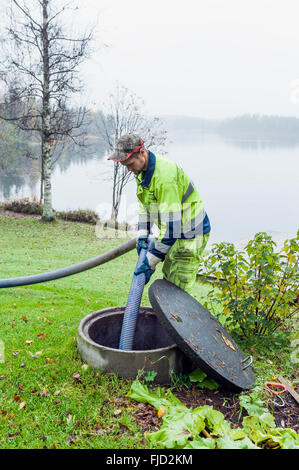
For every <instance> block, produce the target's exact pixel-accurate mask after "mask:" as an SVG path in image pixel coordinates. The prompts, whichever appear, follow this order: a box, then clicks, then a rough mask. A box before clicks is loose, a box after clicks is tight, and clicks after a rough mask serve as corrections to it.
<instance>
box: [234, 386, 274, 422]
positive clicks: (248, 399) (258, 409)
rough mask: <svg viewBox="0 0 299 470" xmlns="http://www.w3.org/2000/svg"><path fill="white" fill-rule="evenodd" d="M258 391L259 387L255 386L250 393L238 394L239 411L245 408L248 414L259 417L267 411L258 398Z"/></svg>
mask: <svg viewBox="0 0 299 470" xmlns="http://www.w3.org/2000/svg"><path fill="white" fill-rule="evenodd" d="M259 393H260V389H259V387H255V389H253V391H252V392H251V393H250V395H245V394H241V395H240V398H239V400H240V406H241V413H242V408H245V410H246V411H247V413H248V415H249V416H258V417H259V416H262V415H263V414H264V413H267V412H268V408H266V407H265V405H264V402H263V401H262V400H261V399H260V397H259ZM241 413H240V414H241Z"/></svg>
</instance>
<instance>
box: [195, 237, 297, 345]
mask: <svg viewBox="0 0 299 470" xmlns="http://www.w3.org/2000/svg"><path fill="white" fill-rule="evenodd" d="M298 240H299V231H298V233H297V237H296V238H294V239H291V240H286V241H285V243H284V248H283V249H282V250H281V252H279V253H277V252H275V251H274V246H276V244H275V242H274V241H273V240H272V238H271V237H270V236H269V235H267V234H266V233H264V232H260V233H257V234H256V235H255V237H254V239H253V240H251V241H250V242H249V243H248V244H247V246H246V247H245V249H244V251H237V250H236V249H235V247H234V245H233V244H232V243H224V242H223V243H219V244H214V245H213V247H212V251H211V254H210V255H209V256H208V257H207V258H206V259H205V261H204V263H203V265H202V268H204V269H202V271H201V272H202V275H203V276H211V275H212V276H215V277H216V278H217V280H219V279H222V281H223V282H221V283H219V284H218V285H217V289H216V287H214V288H213V289H212V290H211V292H210V294H209V298H210V300H211V301H212V302H215V301H216V302H220V303H221V305H222V306H223V312H222V314H221V317H222V318H221V319H222V321H223V322H224V324H225V326H226V327H228V328H230V329H239V330H241V332H242V334H243V336H246V337H249V336H252V335H269V334H271V333H272V332H274V331H275V330H276V329H277V328H279V327H281V326H282V325H283V326H284V327H285V328H287V327H288V321H287V320H288V319H290V318H291V317H292V316H293V315H295V314H296V312H298V310H299V306H298V280H299V274H298V254H299V243H298Z"/></svg>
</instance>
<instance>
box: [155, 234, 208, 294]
mask: <svg viewBox="0 0 299 470" xmlns="http://www.w3.org/2000/svg"><path fill="white" fill-rule="evenodd" d="M209 235H210V234H209V233H206V234H205V235H198V236H197V237H195V238H193V239H190V240H184V239H181V238H179V239H177V240H176V242H175V243H174V244H173V245H172V247H171V248H170V250H169V252H168V253H167V256H166V258H165V260H164V263H163V268H162V272H163V274H164V277H165V278H166V279H167V281H170V282H172V283H173V284H175V285H177V286H178V287H180V288H181V289H184V290H185V291H186V292H188V294H191V291H192V287H193V286H194V284H195V281H196V275H197V271H198V268H199V265H200V263H201V255H202V253H203V251H204V249H205V247H206V244H207V242H208V239H209Z"/></svg>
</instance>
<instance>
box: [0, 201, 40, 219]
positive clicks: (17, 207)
mask: <svg viewBox="0 0 299 470" xmlns="http://www.w3.org/2000/svg"><path fill="white" fill-rule="evenodd" d="M1 207H2V208H3V209H5V210H7V211H12V212H20V213H22V214H34V215H42V213H43V206H42V205H41V204H40V203H39V202H37V201H29V199H28V198H25V199H18V200H14V201H5V202H3V203H2V204H1Z"/></svg>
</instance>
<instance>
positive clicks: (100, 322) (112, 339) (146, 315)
mask: <svg viewBox="0 0 299 470" xmlns="http://www.w3.org/2000/svg"><path fill="white" fill-rule="evenodd" d="M123 317H124V312H123V311H120V312H116V313H115V312H112V313H110V314H109V313H107V314H106V315H103V316H100V317H98V318H97V319H96V320H95V321H93V322H92V323H91V325H90V327H89V336H90V338H91V339H92V340H93V341H94V342H95V343H97V344H100V345H101V346H106V347H107V348H113V349H119V340H120V335H121V329H122V323H123ZM169 346H175V343H174V341H173V339H172V338H171V337H170V336H169V335H168V333H167V332H166V331H165V329H164V328H163V327H162V326H161V324H160V323H159V320H158V318H157V316H156V314H155V312H150V311H146V310H143V309H140V311H139V314H138V317H137V322H136V330H135V335H134V341H133V347H132V351H146V350H152V349H160V348H166V347H169Z"/></svg>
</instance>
